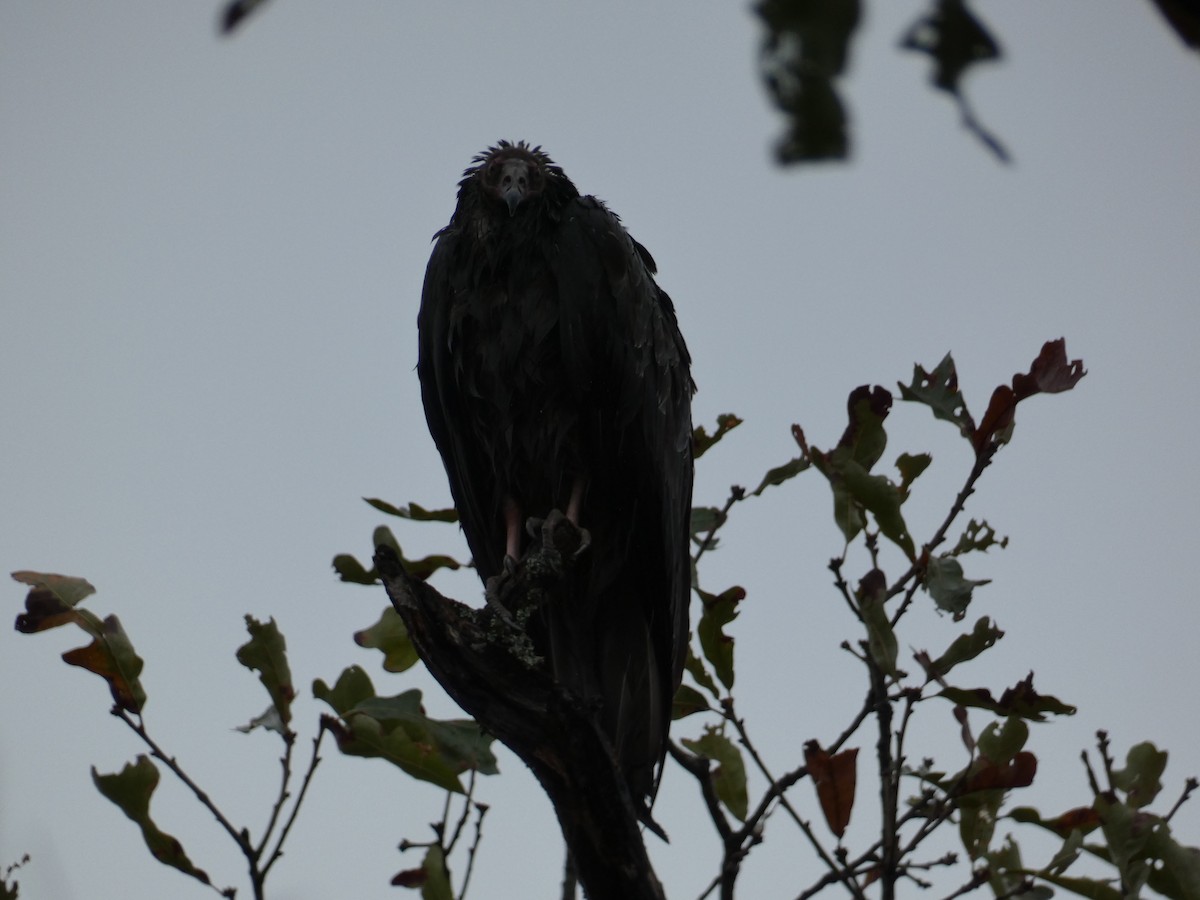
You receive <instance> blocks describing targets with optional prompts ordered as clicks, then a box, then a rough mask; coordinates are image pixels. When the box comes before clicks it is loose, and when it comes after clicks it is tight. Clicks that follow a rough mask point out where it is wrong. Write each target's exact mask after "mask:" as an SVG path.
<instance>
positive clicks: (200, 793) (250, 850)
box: [111, 706, 262, 898]
mask: <svg viewBox="0 0 1200 900" xmlns="http://www.w3.org/2000/svg"><path fill="white" fill-rule="evenodd" d="M111 712H112V714H113V715H114V716H116V717H117V718H118V719H120V720H121V721H122V722H124V723H125V724H126V725H128V726H129V727H130V728H131V729H133V732H134V734H136V735H137V736H138V737H140V738H141V739H142V741H143V742H144V743H145V744H146V746H147V747H149V748H150V755H151V756H153V757H154V758H155V759H157V760H159V761H160V762H162V763H163V765H165V766H166V767H167V768H168V769H170V770H171V771H172V772H173V773H174V774H175V777H176V778H178V779H179V780H180V781H182V782H183V783H184V784H185V785H187V786H188V788H189V789H190V790H191V792H192V793H193V794H194V795H195V797H196V799H197V800H199V801H200V803H201V805H203V806H204V808H205V809H207V810H208V811H209V812H210V813H212V814H213V817H214V818H215V819H216V820H217V821H218V822H219V823H220V825H221V827H222V828H224V829H225V831H227V832H228V833H229V836H230V837H231V838H233V841H234V843H235V844H237V846H238V849H239V850H241V851H242V854H243V855H244V856H245V857H246V862H247V864H248V865H249V867H250V882H251V885H252V886H253V888H254V896H255V897H256V898H261V897H262V879H261V874H260V873H259V872H258V866H257V862H258V861H257V859H256V858H255V855H254V847H253V846H252V845H251V844H250V835H249V834H248V833H246V832H245V831H244V830H243V831H238V830H237V829H236V828H234V827H233V824H232V823H231V822H230V821H229V820H228V819H227V818H225V814H224V813H222V812H221V810H219V809H217V806H216V804H215V803H213V802H212V799H211V798H210V797H209V796H208V794H207V793H205V791H204V790H203V789H202V788H201V787H200V785H198V784H196V782H194V781H192V779H191V778H190V777H189V776H188V774H187V772H185V771H183V768H182V767H181V766H180V765H179V763H177V762H176V761H175V758H174V757H173V756H167V754H166V751H164V750H163V748H162V747H160V746H159V745H158V742H157V741H155V740H154V738H152V737H150V734H149V732H147V731H146V721H145V719H143V718H142V716H141V714H140V713H139V714H138V715H137V720H136V721H135V720H134V718H133V717H132V716H131V715H130V714H129V713H128V712H126V711H125V710H124V709H122V708H121V707H119V706H114V707H113V708H112V710H111ZM209 887H211V888H212V889H213V890H214V891H216V892H217V893H218V894H220V895H221V896H222V897H233V896H234V895H235V894H236V893H237V892H236V891H235V890H234V889H233V888H231V887H230V888H225V889H223V890H222V889H221V888H219V887H217V886H216V885H215V884H209Z"/></svg>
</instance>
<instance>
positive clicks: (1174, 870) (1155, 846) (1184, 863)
mask: <svg viewBox="0 0 1200 900" xmlns="http://www.w3.org/2000/svg"><path fill="white" fill-rule="evenodd" d="M1149 846H1150V850H1151V852H1152V853H1153V855H1154V857H1155V858H1157V859H1158V860H1160V861H1161V863H1162V864H1161V866H1155V867H1154V869H1153V871H1152V872H1151V874H1150V881H1149V884H1150V887H1151V888H1152V889H1153V890H1155V891H1157V892H1158V893H1160V894H1162V895H1163V896H1165V897H1171V898H1173V900H1197V898H1200V850H1197V849H1196V848H1195V847H1184V846H1183V845H1181V844H1179V843H1177V842H1176V841H1175V839H1174V838H1173V837H1171V829H1170V828H1169V827H1168V826H1167V823H1166V822H1163V821H1162V820H1159V821H1158V823H1157V824H1156V825H1155V827H1154V830H1153V833H1152V834H1151V837H1150V844H1149Z"/></svg>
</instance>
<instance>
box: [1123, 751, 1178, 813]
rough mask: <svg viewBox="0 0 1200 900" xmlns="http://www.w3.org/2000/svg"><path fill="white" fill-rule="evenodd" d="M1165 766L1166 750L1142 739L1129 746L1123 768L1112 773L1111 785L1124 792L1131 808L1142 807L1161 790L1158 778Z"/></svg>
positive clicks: (1151, 801) (1147, 804)
mask: <svg viewBox="0 0 1200 900" xmlns="http://www.w3.org/2000/svg"><path fill="white" fill-rule="evenodd" d="M1166 768H1167V752H1166V751H1165V750H1159V749H1158V748H1157V747H1155V746H1154V745H1153V744H1152V743H1150V742H1149V741H1143V742H1142V743H1140V744H1135V745H1134V746H1133V747H1130V748H1129V753H1128V754H1126V756H1125V768H1123V769H1117V770H1116V771H1114V772H1113V773H1112V783H1113V787H1115V788H1117V789H1118V790H1121V791H1124V792H1125V795H1126V796H1125V802H1126V803H1128V804H1129V805H1130V806H1131V807H1132V808H1133V809H1143V808H1145V807H1147V806H1149V805H1150V804H1151V803H1153V802H1154V798H1155V797H1157V796H1158V792H1159V791H1161V790H1162V781H1161V780H1160V779H1161V778H1162V774H1163V772H1164V771H1165V770H1166Z"/></svg>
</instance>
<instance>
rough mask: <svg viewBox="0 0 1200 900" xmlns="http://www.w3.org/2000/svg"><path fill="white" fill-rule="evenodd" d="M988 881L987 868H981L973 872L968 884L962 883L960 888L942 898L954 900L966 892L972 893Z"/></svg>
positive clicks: (943, 899)
mask: <svg viewBox="0 0 1200 900" xmlns="http://www.w3.org/2000/svg"><path fill="white" fill-rule="evenodd" d="M987 882H988V873H987V869H979V870H978V871H976V872H974V873H972V875H971V880H970V881H968V882H967V883H966V884H964V885H962V886H961V887H960V888H958V890H956V891H954V892H953V893H951V894H947V895H946V896H945V897H943V898H942V900H954V898H956V897H962V896H963V895H965V894H969V893H971V891H974V890H978V889H979V888H981V887H983V886H984V885H985V884H987Z"/></svg>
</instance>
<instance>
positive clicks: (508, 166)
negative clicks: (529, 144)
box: [500, 159, 532, 217]
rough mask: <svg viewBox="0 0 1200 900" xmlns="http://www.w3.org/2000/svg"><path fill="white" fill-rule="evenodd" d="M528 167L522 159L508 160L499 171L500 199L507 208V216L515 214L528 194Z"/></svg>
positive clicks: (529, 179)
mask: <svg viewBox="0 0 1200 900" xmlns="http://www.w3.org/2000/svg"><path fill="white" fill-rule="evenodd" d="M531 180H532V179H531V178H530V173H529V165H528V164H527V163H526V162H525V161H524V160H522V159H510V160H508V161H507V162H506V163H504V167H503V168H502V169H501V170H500V199H501V200H503V201H504V205H505V206H507V207H508V214H509V216H510V217H511V216H514V215H516V214H517V207H518V206H520V205H521V201H522V200H524V199H525V198H526V196H528V194H529V183H530V181H531Z"/></svg>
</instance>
